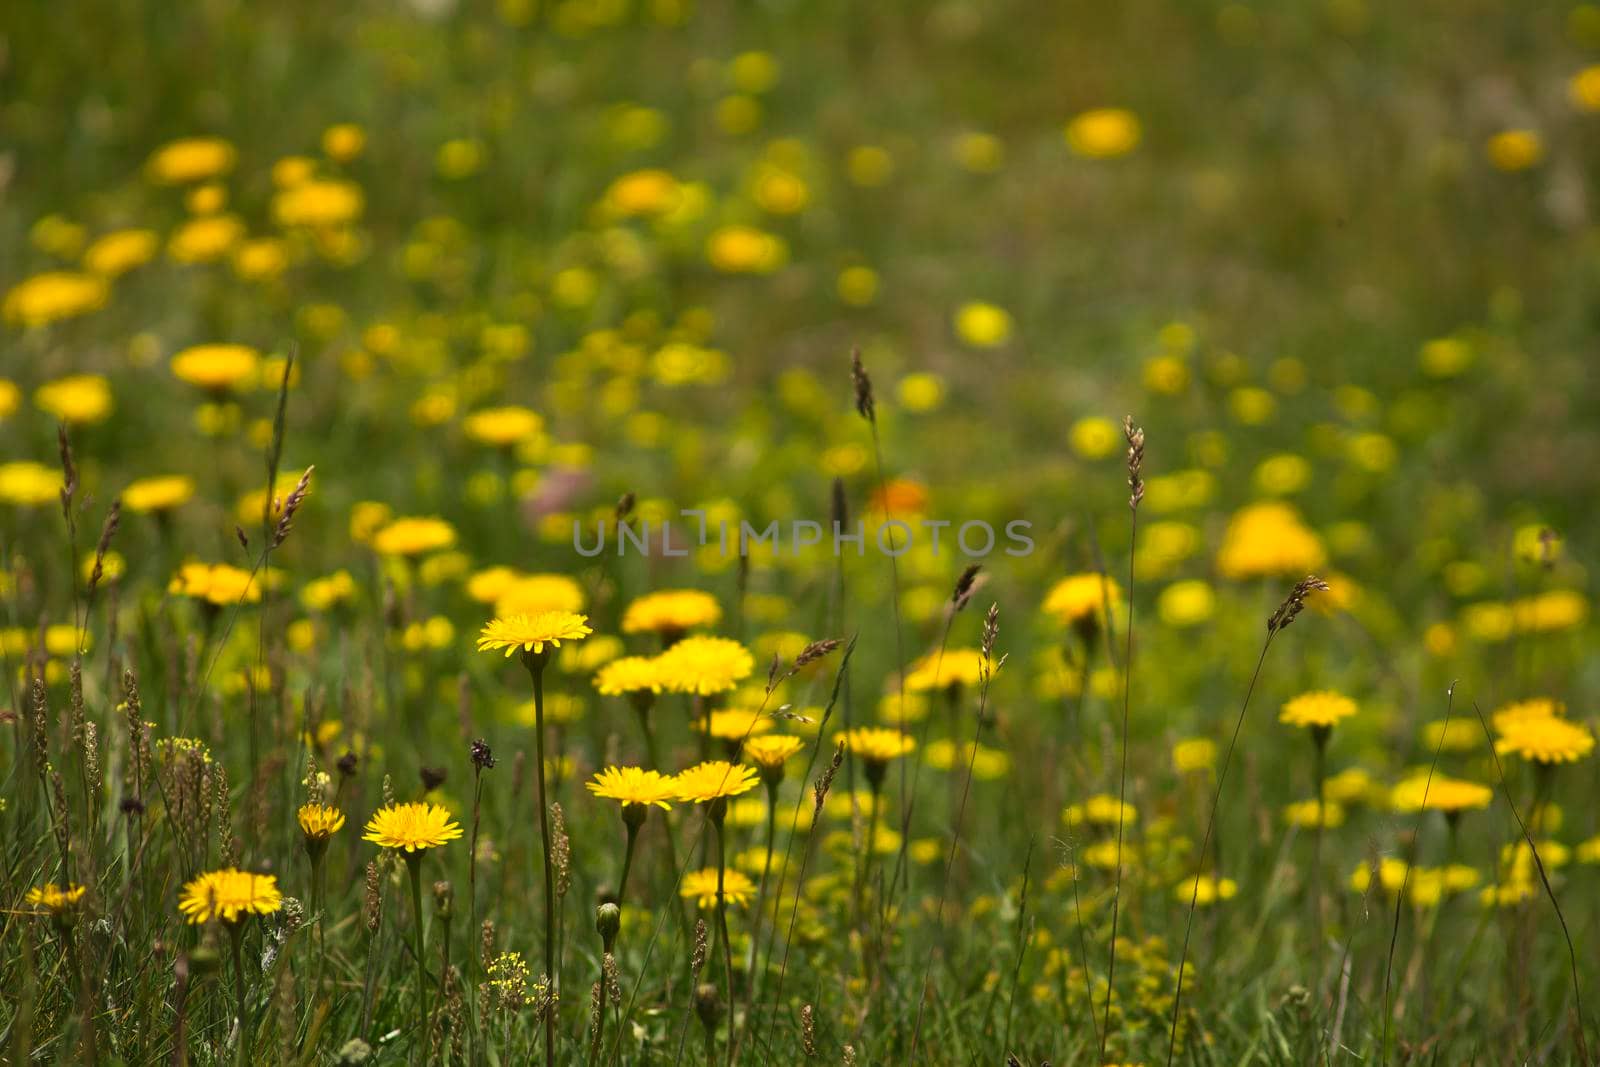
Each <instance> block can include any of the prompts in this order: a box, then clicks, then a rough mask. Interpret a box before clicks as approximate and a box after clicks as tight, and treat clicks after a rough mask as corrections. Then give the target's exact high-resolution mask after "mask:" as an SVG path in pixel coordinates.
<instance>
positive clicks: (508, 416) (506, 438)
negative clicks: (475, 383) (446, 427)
mask: <svg viewBox="0 0 1600 1067" xmlns="http://www.w3.org/2000/svg"><path fill="white" fill-rule="evenodd" d="M543 429H544V420H543V419H542V418H540V417H539V415H538V413H536V412H534V411H532V410H530V409H528V408H525V407H517V406H515V405H508V406H506V407H498V408H484V409H483V410H481V411H474V412H473V413H472V414H470V415H468V416H466V417H465V418H463V419H462V420H461V432H462V433H464V434H466V435H467V437H468V439H469V440H472V441H476V442H477V443H478V444H480V445H489V446H491V447H494V448H511V447H512V446H514V445H516V444H518V443H519V442H521V441H525V440H527V439H528V438H530V437H533V436H535V435H537V434H538V433H539V432H540V431H541V430H543Z"/></svg>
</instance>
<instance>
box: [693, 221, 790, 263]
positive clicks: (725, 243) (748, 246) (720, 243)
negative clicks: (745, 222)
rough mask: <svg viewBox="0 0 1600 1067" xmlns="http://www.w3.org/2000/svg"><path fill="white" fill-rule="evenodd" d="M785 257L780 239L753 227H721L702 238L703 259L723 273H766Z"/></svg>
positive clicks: (784, 245)
mask: <svg viewBox="0 0 1600 1067" xmlns="http://www.w3.org/2000/svg"><path fill="white" fill-rule="evenodd" d="M788 256H789V248H788V245H786V244H785V243H784V240H783V238H781V237H778V236H775V235H773V234H770V233H766V232H765V231H763V230H758V229H756V228H755V227H754V226H737V225H736V226H724V227H722V228H721V229H718V230H716V231H714V232H713V233H712V234H711V236H710V237H709V238H707V239H706V259H708V260H709V261H710V262H711V265H712V266H713V267H715V268H717V269H718V270H720V271H722V272H724V273H726V274H770V273H772V272H773V271H775V270H777V269H778V268H779V267H781V266H783V264H784V261H785V260H786V259H788Z"/></svg>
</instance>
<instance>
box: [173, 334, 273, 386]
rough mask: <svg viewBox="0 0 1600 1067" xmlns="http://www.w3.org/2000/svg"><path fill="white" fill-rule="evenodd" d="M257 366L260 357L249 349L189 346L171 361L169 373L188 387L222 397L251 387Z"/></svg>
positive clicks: (243, 346) (226, 345)
mask: <svg viewBox="0 0 1600 1067" xmlns="http://www.w3.org/2000/svg"><path fill="white" fill-rule="evenodd" d="M260 362H261V356H260V353H258V352H257V351H256V350H255V349H254V348H251V347H250V346H249V345H239V344H206V345H193V346H191V347H189V348H185V349H184V350H183V351H181V352H179V353H178V354H177V355H175V356H173V357H172V373H173V376H174V377H176V378H178V379H179V380H181V381H185V382H188V383H189V384H190V385H193V386H197V387H199V388H201V389H205V390H207V391H209V392H213V393H223V392H227V391H229V390H231V389H238V388H241V387H243V386H246V385H250V384H252V383H253V382H254V380H255V376H256V370H257V368H258V367H259V365H260Z"/></svg>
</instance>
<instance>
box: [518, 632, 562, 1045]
mask: <svg viewBox="0 0 1600 1067" xmlns="http://www.w3.org/2000/svg"><path fill="white" fill-rule="evenodd" d="M523 662H524V663H525V664H527V667H528V673H529V674H530V675H532V676H533V717H534V724H533V730H534V735H533V736H534V747H535V753H534V759H535V767H534V774H535V776H536V779H535V780H536V781H537V782H538V802H539V843H540V847H541V848H542V849H543V851H544V966H545V978H546V980H547V981H548V982H549V983H550V989H551V996H552V997H554V996H555V995H557V994H558V993H559V991H560V987H559V985H558V984H557V982H556V955H555V953H556V882H555V863H554V860H553V858H552V856H551V851H550V808H549V805H548V803H547V802H546V800H545V787H544V656H543V655H542V654H538V653H533V654H527V653H525V654H524V656H523ZM544 1062H545V1067H555V1062H556V1021H555V1012H554V1011H553V1010H551V1011H546V1012H544Z"/></svg>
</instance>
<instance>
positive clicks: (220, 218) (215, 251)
mask: <svg viewBox="0 0 1600 1067" xmlns="http://www.w3.org/2000/svg"><path fill="white" fill-rule="evenodd" d="M245 234H246V230H245V225H244V221H243V220H242V219H240V218H239V216H237V215H231V214H229V215H207V216H205V217H203V218H198V219H190V220H189V221H188V222H186V223H184V224H183V225H182V226H179V227H178V228H177V229H176V230H174V231H173V232H172V235H171V236H170V237H168V238H167V255H169V256H171V257H172V258H173V260H175V261H176V262H178V263H212V262H215V261H216V260H219V259H221V258H222V257H223V256H226V255H227V254H228V253H229V252H231V251H232V250H233V249H234V247H235V246H236V245H238V244H239V242H241V241H243V240H244V238H245Z"/></svg>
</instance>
